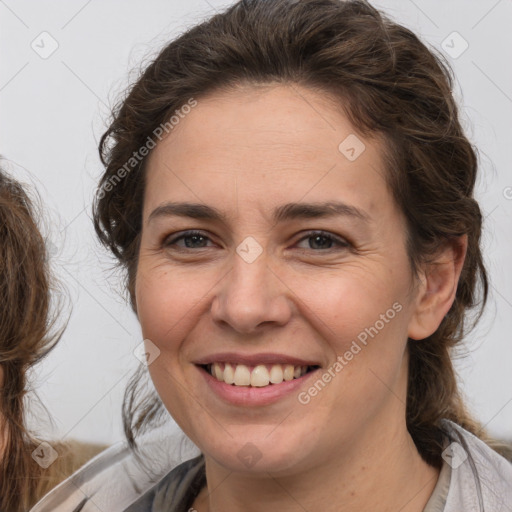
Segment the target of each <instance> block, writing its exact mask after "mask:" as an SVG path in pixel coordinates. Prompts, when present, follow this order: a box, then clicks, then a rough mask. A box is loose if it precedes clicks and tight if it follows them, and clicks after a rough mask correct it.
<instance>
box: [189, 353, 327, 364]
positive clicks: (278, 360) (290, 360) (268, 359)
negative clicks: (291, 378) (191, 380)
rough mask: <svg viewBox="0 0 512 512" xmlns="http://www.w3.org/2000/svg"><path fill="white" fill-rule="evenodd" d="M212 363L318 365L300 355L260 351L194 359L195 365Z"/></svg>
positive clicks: (220, 354)
mask: <svg viewBox="0 0 512 512" xmlns="http://www.w3.org/2000/svg"><path fill="white" fill-rule="evenodd" d="M212 363H241V364H246V365H248V366H254V365H257V364H292V365H294V366H320V363H319V362H318V361H313V360H311V359H302V358H300V357H294V356H289V355H286V354H276V353H270V352H265V353H260V354H241V353H238V352H219V353H216V354H211V355H207V356H204V357H201V358H199V359H197V360H195V361H194V364H197V365H206V364H212Z"/></svg>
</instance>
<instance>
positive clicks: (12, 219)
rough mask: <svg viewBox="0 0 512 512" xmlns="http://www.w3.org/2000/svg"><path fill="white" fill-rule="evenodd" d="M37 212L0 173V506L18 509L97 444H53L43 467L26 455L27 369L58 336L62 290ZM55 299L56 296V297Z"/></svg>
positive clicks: (32, 445)
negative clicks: (51, 460)
mask: <svg viewBox="0 0 512 512" xmlns="http://www.w3.org/2000/svg"><path fill="white" fill-rule="evenodd" d="M41 218H44V215H43V212H42V211H41V210H40V208H38V202H37V203H36V202H35V201H34V200H33V199H31V198H30V197H29V196H28V194H27V192H26V191H25V189H24V187H23V186H22V185H21V184H20V183H19V182H17V181H16V180H14V179H13V178H11V177H9V176H7V174H5V173H4V172H3V171H2V170H0V241H1V243H0V304H1V308H0V511H1V512H23V511H26V510H28V509H29V508H30V507H31V506H32V505H34V504H35V503H36V502H37V500H38V499H39V498H41V497H42V496H43V495H44V494H46V492H48V491H49V490H50V489H51V488H52V487H54V486H55V485H57V484H58V483H59V482H60V481H62V480H63V479H64V478H65V477H66V476H68V475H69V474H71V473H72V472H73V471H75V470H76V469H78V467H80V466H81V465H82V464H84V463H85V462H86V461H87V460H88V459H89V458H91V457H92V456H93V455H95V454H96V453H97V452H98V451H99V450H100V449H103V448H104V447H103V446H95V445H88V444H85V443H79V442H76V441H70V442H52V443H51V444H52V447H53V448H54V449H55V450H56V452H57V453H58V458H57V460H56V461H55V462H54V463H53V464H52V465H51V466H49V467H48V468H47V469H44V468H43V467H41V466H39V465H38V464H37V463H36V462H35V460H34V459H33V458H32V452H33V451H34V450H36V449H37V448H38V446H39V444H40V442H41V441H40V440H38V439H37V438H36V437H35V436H34V435H33V434H32V432H30V431H29V429H28V427H27V424H26V418H25V412H26V411H25V405H26V404H25V398H26V395H27V392H28V391H29V382H28V379H27V372H28V370H29V369H30V368H32V367H33V366H34V365H35V364H37V363H38V362H40V361H41V360H42V359H43V358H45V357H46V356H47V355H48V354H49V352H50V351H51V350H52V349H53V348H54V347H55V345H56V343H57V342H58V341H59V339H60V338H61V336H62V333H63V331H64V328H65V325H66V323H65V322H63V323H62V324H61V325H60V327H59V326H58V325H57V324H58V323H60V320H59V321H58V319H59V314H60V312H61V306H62V298H63V291H64V290H63V289H62V288H61V287H60V286H58V285H57V283H56V282H55V281H54V280H53V279H52V277H51V273H50V268H49V264H48V260H49V259H48V253H47V246H46V243H45V240H44V238H43V236H42V234H41V231H40V228H39V225H38V221H40V219H41ZM55 299H58V300H55Z"/></svg>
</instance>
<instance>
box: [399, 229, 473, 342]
mask: <svg viewBox="0 0 512 512" xmlns="http://www.w3.org/2000/svg"><path fill="white" fill-rule="evenodd" d="M467 247H468V237H467V235H463V236H461V237H459V238H457V239H455V240H451V241H449V242H447V243H446V245H445V246H444V247H443V248H442V249H441V250H440V251H439V252H438V253H437V255H436V256H435V259H434V260H433V261H430V262H429V263H428V264H425V266H424V268H423V269H422V271H421V272H420V275H419V284H418V288H417V294H416V304H415V310H414V312H413V314H412V315H411V320H410V322H409V330H408V336H409V338H411V339H413V340H422V339H425V338H427V337H428V336H430V335H431V334H433V333H434V332H435V331H436V330H437V328H438V327H439V325H440V324H441V322H442V320H443V318H444V317H445V316H446V314H447V313H448V311H449V310H450V308H451V306H452V304H453V301H454V300H455V294H456V292H457V285H458V282H459V277H460V273H461V271H462V267H463V265H464V259H465V257H466V251H467Z"/></svg>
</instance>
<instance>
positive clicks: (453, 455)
mask: <svg viewBox="0 0 512 512" xmlns="http://www.w3.org/2000/svg"><path fill="white" fill-rule="evenodd" d="M443 425H444V427H445V430H446V432H447V434H448V441H447V445H446V448H445V450H444V451H443V459H444V460H445V463H447V464H448V465H450V467H451V481H450V488H449V492H448V496H447V500H446V506H445V512H458V511H460V510H464V511H465V512H470V511H471V512H473V511H474V512H480V511H484V510H489V511H491V510H503V509H504V508H503V507H504V506H508V505H509V504H510V503H512V464H511V463H510V462H509V461H508V460H507V459H505V458H504V457H502V456H501V455H499V454H498V453H497V452H495V451H494V450H493V449H492V448H491V447H489V446H488V445H487V444H486V443H484V442H483V441H482V440H481V439H478V438H477V437H476V436H474V435H473V434H471V433H470V432H468V431H466V430H465V429H463V428H462V427H460V426H459V425H456V424H455V423H453V422H451V421H448V420H444V422H443Z"/></svg>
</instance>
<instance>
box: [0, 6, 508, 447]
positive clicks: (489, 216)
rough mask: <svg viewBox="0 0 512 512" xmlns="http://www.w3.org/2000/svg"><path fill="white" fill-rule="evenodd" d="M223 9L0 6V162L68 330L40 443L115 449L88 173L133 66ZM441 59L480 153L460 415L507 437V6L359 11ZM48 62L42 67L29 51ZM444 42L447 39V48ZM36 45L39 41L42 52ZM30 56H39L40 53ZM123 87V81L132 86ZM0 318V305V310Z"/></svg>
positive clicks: (111, 337) (117, 418)
mask: <svg viewBox="0 0 512 512" xmlns="http://www.w3.org/2000/svg"><path fill="white" fill-rule="evenodd" d="M230 3H231V2H219V1H214V0H209V1H208V2H207V1H206V0H193V1H187V2H184V1H178V0H172V1H171V0H145V1H135V0H130V1H124V2H114V1H112V0H102V1H100V0H90V1H86V0H80V1H78V0H74V1H69V0H68V1H64V0H61V1H55V0H54V1H44V0H41V1H35V0H31V1H26V0H20V1H14V0H5V1H0V30H1V35H0V51H1V60H0V102H1V103H0V108H1V110H0V112H1V116H0V143H1V146H0V154H1V155H2V156H3V157H5V158H6V159H7V160H8V163H5V162H4V166H5V167H6V168H7V169H8V170H10V171H11V172H12V173H13V174H14V175H15V176H16V177H17V178H19V179H20V180H22V181H23V182H24V183H27V184H29V186H34V187H37V189H38V191H39V193H40V195H41V197H42V199H43V201H44V203H45V205H46V208H47V212H48V218H49V223H50V224H51V226H50V228H49V230H48V231H47V234H48V236H49V239H50V240H51V244H53V245H52V247H54V251H53V252H54V255H53V258H52V262H53V264H54V265H55V268H56V272H57V274H58V277H59V278H60V280H61V281H63V282H64V284H65V285H66V287H67V288H68V290H69V296H70V299H71V301H72V303H73V312H72V315H71V318H70V322H69V326H68V329H67V330H66V332H65V335H64V337H63V339H62V341H61V343H60V345H59V346H58V347H57V349H56V350H55V351H54V352H53V353H52V354H51V355H50V357H49V358H48V359H47V360H46V361H45V362H44V363H43V364H42V365H41V366H40V367H39V368H38V370H37V371H36V372H35V373H34V375H33V385H34V387H35V389H37V394H38V395H39V398H40V400H41V401H42V403H44V405H45V406H46V408H47V410H48V412H49V416H50V419H51V421H46V420H45V419H44V418H45V417H46V415H45V413H44V410H43V409H42V407H41V406H38V405H37V404H38V402H37V399H36V398H35V397H34V396H32V397H31V404H32V406H31V409H32V411H33V413H34V417H35V419H33V425H34V427H36V428H37V430H38V431H39V433H40V435H41V437H45V436H52V437H53V436H54V437H63V436H65V437H68V438H69V437H73V438H78V439H83V440H91V441H100V442H107V443H111V442H114V441H116V440H119V439H121V437H122V431H121V414H120V405H121V398H122V393H123V389H124V387H125V384H126V381H127V376H128V375H129V374H130V373H131V372H132V370H133V369H134V368H135V367H136V365H137V364H139V362H138V361H137V359H136V358H135V357H134V355H133V353H132V351H133V349H134V348H135V347H136V346H137V345H138V343H140V341H141V335H140V329H139V326H138V323H137V321H136V319H135V317H134V315H133V314H132V313H131V311H130V309H129V307H128V306H127V305H126V303H125V302H124V300H123V298H122V296H121V293H122V292H121V290H122V286H121V282H120V279H119V276H118V275H116V273H115V272H114V273H113V272H112V271H111V268H112V260H110V258H109V256H108V255H107V254H106V252H105V250H103V249H102V248H100V247H99V246H98V244H97V243H96V241H95V237H94V233H93V228H92V222H91V219H90V217H91V213H90V204H91V199H92V194H93V188H94V185H95V182H96V180H97V178H98V176H99V175H100V173H101V170H102V169H101V165H100V162H99V159H98V156H97V142H98V140H99V138H100V136H101V134H102V133H103V131H104V129H105V127H106V122H107V120H108V112H109V105H112V104H113V102H114V101H115V100H116V99H117V98H118V96H119V93H120V92H122V91H123V89H124V87H125V85H126V84H127V83H128V81H129V79H130V77H131V78H132V79H133V77H134V76H135V74H136V72H137V70H138V68H139V67H140V65H141V63H143V62H147V61H148V59H149V57H150V56H152V55H154V54H155V52H157V51H158V50H159V49H160V48H161V47H162V46H163V44H164V43H165V42H166V41H168V40H170V39H172V38H173V37H175V36H176V35H177V34H178V33H179V32H181V31H183V30H184V29H186V28H187V27H190V26H191V25H193V24H195V23H197V22H198V21H200V20H202V19H203V18H205V17H207V16H208V15H210V14H213V13H214V12H215V10H218V9H220V8H221V7H222V6H223V5H229V4H230ZM373 5H375V6H376V7H380V8H382V9H383V10H384V11H385V12H387V13H388V14H389V15H390V16H391V17H393V18H394V19H395V20H397V21H399V22H400V23H402V24H404V25H406V26H407V27H409V28H411V29H412V30H413V31H415V32H416V33H417V34H419V35H420V37H421V38H422V39H423V40H424V41H426V42H428V43H429V44H430V45H432V46H433V47H435V48H437V49H439V50H440V51H441V52H443V49H442V42H443V41H445V40H446V42H447V43H446V44H448V45H450V46H452V47H453V50H452V52H458V51H460V49H462V46H461V44H463V41H462V40H461V39H460V38H458V36H453V35H451V34H452V33H453V32H454V31H456V32H458V33H459V34H460V36H462V38H463V39H464V40H465V41H467V43H468V44H469V46H468V48H467V50H466V51H465V52H464V53H462V54H461V55H460V56H458V57H457V58H452V57H450V56H448V60H449V61H450V62H451V64H452V66H453V68H454V71H455V74H456V77H457V83H456V87H455V94H456V97H457V99H458V101H459V103H460V105H461V114H462V118H463V123H464V126H465V129H466V130H467V134H468V136H469V137H470V139H471V140H472V141H473V142H474V143H475V144H476V145H477V146H478V147H479V148H480V160H481V177H480V182H479V185H478V198H479V199H480V201H481V206H482V209H483V212H484V214H485V235H484V243H485V254H486V262H487V265H488V269H489V271H490V277H491V285H492V286H491V297H490V302H489V307H488V308H487V313H486V315H485V317H484V318H483V320H482V322H481V324H480V327H479V328H478V329H477V330H476V331H474V332H473V334H472V335H471V336H470V337H469V338H468V341H467V344H466V349H467V350H466V355H465V357H462V358H460V359H458V360H457V368H458V370H459V372H460V378H461V381H462V384H463V390H464V393H465V395H466V396H467V399H468V403H469V405H470V407H471V408H472V409H473V411H474V412H475V413H476V415H477V417H478V418H479V419H480V420H481V421H482V422H483V423H484V424H486V425H487V426H488V428H489V430H490V431H491V433H494V434H499V435H502V436H506V437H512V428H511V426H512V343H511V336H510V332H511V330H512V273H511V269H512V265H511V262H512V237H511V234H512V229H511V227H512V226H511V224H512V223H511V218H512V188H510V187H512V171H511V162H512V145H511V144H510V142H511V141H510V134H511V128H512V121H511V119H512V66H511V65H510V63H511V62H512V31H511V29H510V26H511V21H512V3H511V2H510V1H509V0H501V1H496V0H486V1H476V0H473V1H468V0H457V1H454V0H451V1H448V0H442V1H441V0H438V1H429V2H427V1H426V0H416V1H414V2H413V1H411V0H400V1H398V0H394V1H391V0H381V1H378V2H377V1H375V2H373ZM44 31H46V32H48V33H49V34H50V35H51V37H52V38H53V39H55V41H56V42H57V43H58V48H57V50H56V51H55V52H54V53H53V54H52V55H51V56H49V57H48V58H46V59H43V58H41V57H40V55H39V54H38V53H36V51H34V50H33V49H32V47H31V44H32V42H33V41H34V46H35V45H39V47H40V48H41V50H40V51H43V48H44V49H45V50H44V51H47V50H48V49H49V48H51V47H50V44H51V40H50V39H49V38H48V36H41V35H40V34H41V33H42V32H44ZM447 37H448V39H447ZM42 38H46V39H44V40H42ZM43 45H44V46H43ZM134 73H135V74H134ZM0 307H1V305H0Z"/></svg>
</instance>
